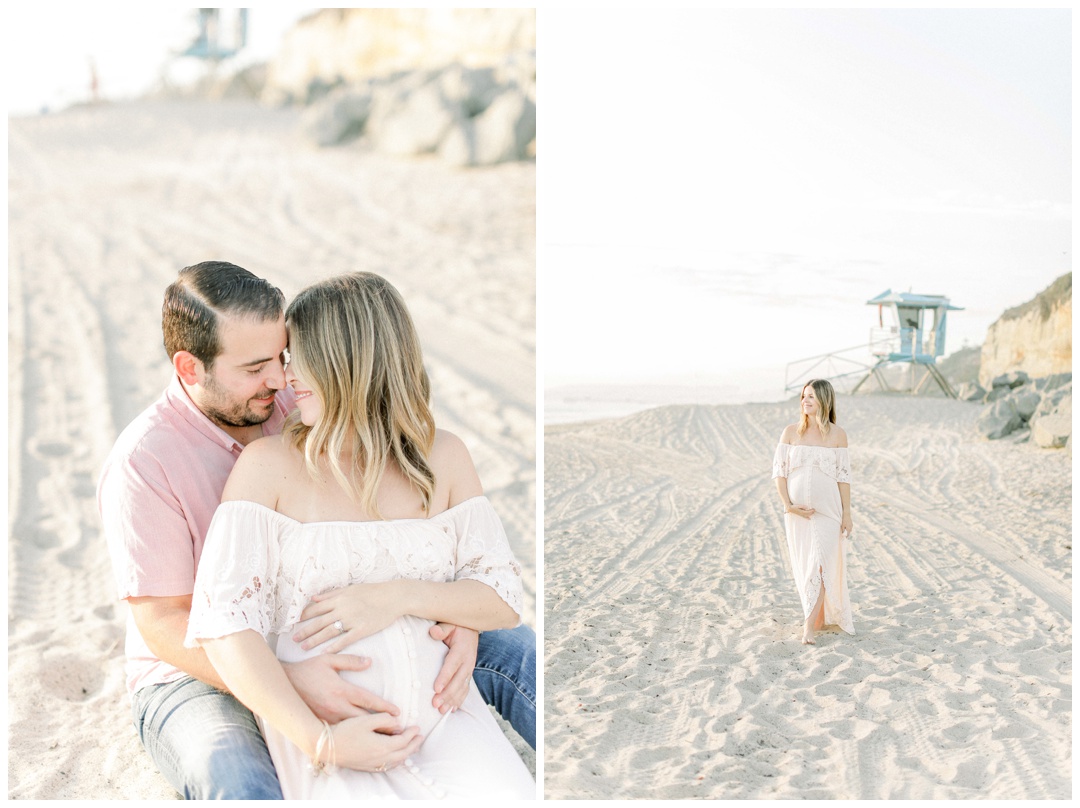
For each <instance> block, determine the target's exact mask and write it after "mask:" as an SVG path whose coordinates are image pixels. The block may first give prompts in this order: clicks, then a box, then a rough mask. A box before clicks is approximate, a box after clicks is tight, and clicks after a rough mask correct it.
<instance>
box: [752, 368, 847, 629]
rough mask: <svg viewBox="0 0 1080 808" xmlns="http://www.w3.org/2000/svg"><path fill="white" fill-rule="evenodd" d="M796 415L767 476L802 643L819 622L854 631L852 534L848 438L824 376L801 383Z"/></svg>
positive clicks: (820, 625) (818, 627)
mask: <svg viewBox="0 0 1080 808" xmlns="http://www.w3.org/2000/svg"><path fill="white" fill-rule="evenodd" d="M799 408H800V411H801V417H800V418H799V423H798V424H791V425H789V426H787V427H786V428H785V429H784V433H783V434H782V435H781V436H780V445H779V446H777V447H776V454H775V455H774V457H773V474H772V476H773V478H774V479H775V480H776V490H777V491H778V492H779V493H780V501H781V502H783V504H784V528H785V530H786V532H787V545H788V554H789V556H790V557H791V571H792V572H793V573H794V575H795V586H796V587H797V588H798V590H799V598H800V599H801V600H802V607H803V617H804V618H805V622H804V623H803V637H802V641H803V643H804V644H805V645H814V644H815V643H814V632H816V631H818V630H820V629H821V628H822V627H823V626H824V625H825V624H829V625H838V626H840V628H842V629H843V630H844V631H846V632H847V633H848V634H854V633H855V627H854V625H853V624H852V622H851V604H850V603H849V602H848V591H847V575H846V572H845V565H844V543H845V540H846V539H848V538H850V536H851V471H850V464H849V462H848V451H847V435H846V434H845V433H844V430H843V429H841V428H840V427H839V426H837V425H836V394H835V393H834V392H833V387H832V385H831V384H829V382H827V381H825V380H824V379H814V380H812V381H809V382H807V383H806V385H805V386H804V387H803V389H802V396H801V397H800V401H799Z"/></svg>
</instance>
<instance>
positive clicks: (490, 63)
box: [264, 9, 536, 166]
mask: <svg viewBox="0 0 1080 808" xmlns="http://www.w3.org/2000/svg"><path fill="white" fill-rule="evenodd" d="M534 45H535V18H534V15H533V11H532V10H531V9H456V10H453V11H450V10H432V9H428V10H424V9H323V10H322V11H321V12H319V13H317V14H314V15H312V16H311V17H308V18H306V19H305V20H302V21H301V22H300V23H298V25H297V26H296V28H295V29H294V31H293V32H292V33H291V34H290V35H289V38H288V39H287V41H286V43H285V45H284V46H283V48H282V54H281V55H280V56H279V57H278V58H277V59H276V60H275V62H274V63H272V64H271V66H270V71H269V78H268V80H267V85H266V91H265V93H264V99H267V100H271V101H276V102H279V103H280V102H289V101H300V102H303V103H306V104H309V105H310V106H309V108H308V110H307V111H306V112H305V114H304V116H303V120H302V127H303V130H304V132H305V134H306V135H307V136H308V137H309V138H310V139H311V140H312V141H314V142H315V143H316V144H318V145H319V146H335V145H338V144H341V143H346V142H348V141H351V140H354V139H356V138H363V139H364V141H365V142H366V144H367V145H369V146H371V147H372V148H374V149H377V150H379V151H382V152H385V153H387V154H394V155H401V156H414V155H423V154H434V155H437V156H438V157H439V158H440V159H441V160H442V161H443V162H445V163H448V164H450V165H455V166H475V165H492V164H494V163H501V162H505V161H509V160H520V159H523V158H528V157H533V156H535V154H536V55H535V50H534V49H533V48H534ZM304 53H310V54H311V55H312V58H311V59H310V60H306V61H305V60H304V59H303V58H301V57H302V54H304Z"/></svg>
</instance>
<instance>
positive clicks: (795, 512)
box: [773, 503, 814, 519]
mask: <svg viewBox="0 0 1080 808" xmlns="http://www.w3.org/2000/svg"><path fill="white" fill-rule="evenodd" d="M773 513H775V511H773ZM784 513H790V514H791V515H792V516H801V517H802V518H803V519H809V518H810V517H811V516H813V515H814V509H813V508H804V507H803V506H802V505H796V504H795V503H792V504H791V505H788V506H787V508H786V509H785V510H784Z"/></svg>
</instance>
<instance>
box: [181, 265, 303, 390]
mask: <svg viewBox="0 0 1080 808" xmlns="http://www.w3.org/2000/svg"><path fill="white" fill-rule="evenodd" d="M284 308H285V295H283V294H282V293H281V290H280V289H278V288H277V287H276V286H274V285H272V284H271V283H270V282H269V281H265V280H263V279H262V278H257V277H256V276H254V275H252V274H251V273H250V272H248V271H247V270H246V269H243V268H242V267H238V266H236V265H235V264H230V263H227V262H225V261H203V262H202V263H201V264H195V265H193V266H190V267H184V268H183V269H182V270H180V276H179V277H178V278H177V279H176V280H175V281H174V282H173V283H172V285H170V286H169V288H168V289H166V290H165V302H164V303H163V304H162V306H161V333H162V334H163V336H164V338H165V350H166V351H167V352H168V354H169V358H170V359H172V357H173V355H174V354H175V353H176V352H177V351H187V352H188V353H190V354H192V355H193V356H194V357H195V358H196V359H198V360H199V361H200V362H202V363H203V365H204V366H205V367H206V369H207V370H209V369H210V368H212V367H213V365H214V360H215V359H216V358H217V356H218V354H220V353H221V338H220V334H219V333H218V315H219V314H233V315H241V316H245V315H246V316H248V317H253V318H254V319H256V320H276V319H277V318H278V317H280V316H281V314H282V312H283V311H284Z"/></svg>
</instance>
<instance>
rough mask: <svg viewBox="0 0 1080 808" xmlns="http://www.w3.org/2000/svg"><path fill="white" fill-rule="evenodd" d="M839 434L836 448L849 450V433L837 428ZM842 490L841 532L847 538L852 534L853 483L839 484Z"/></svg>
mask: <svg viewBox="0 0 1080 808" xmlns="http://www.w3.org/2000/svg"><path fill="white" fill-rule="evenodd" d="M835 429H836V432H837V436H836V438H837V440H836V447H837V448H838V449H846V448H847V445H848V444H847V432H845V431H844V430H843V429H842V428H841V427H839V426H837V427H835ZM836 485H837V486H838V487H839V488H840V504H841V506H842V508H843V513H842V515H841V516H840V532H841V533H843V534H844V535H845V536H848V535H850V534H851V483H837V484H836Z"/></svg>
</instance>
